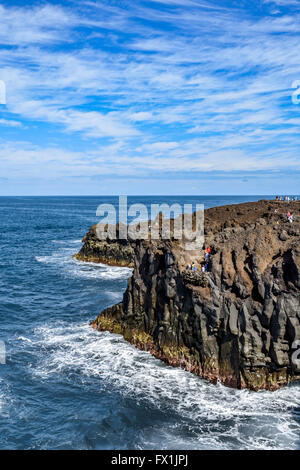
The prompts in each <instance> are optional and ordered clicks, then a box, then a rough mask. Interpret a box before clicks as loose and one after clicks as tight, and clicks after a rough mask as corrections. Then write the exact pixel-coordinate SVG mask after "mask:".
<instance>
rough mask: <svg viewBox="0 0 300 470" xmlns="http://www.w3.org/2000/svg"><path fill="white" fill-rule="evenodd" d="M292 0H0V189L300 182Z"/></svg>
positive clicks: (296, 2)
mask: <svg viewBox="0 0 300 470" xmlns="http://www.w3.org/2000/svg"><path fill="white" fill-rule="evenodd" d="M299 57H300V0H236V1H235V0H231V1H227V0H214V1H211V0H152V1H146V0H118V1H114V0H81V1H80V2H78V1H72V0H64V1H63V0H60V1H59V0H57V1H26V0H22V1H21V0H20V1H16V0H9V1H1V0H0V195H2V196H3V195H112V194H115V195H119V194H127V195H131V194H140V195H152V194H162V195H169V194H170V195H176V194H182V195H185V194H186V195H190V194H192V195H193V194H197V195H199V194H200V195H201V194H207V195H211V194H226V195H228V194H232V195H235V194H250V195H251V194H279V195H280V194H283V195H285V194H290V195H293V194H299V193H300V158H299V149H300V145H299V144H300V132H299V130H300V60H299Z"/></svg>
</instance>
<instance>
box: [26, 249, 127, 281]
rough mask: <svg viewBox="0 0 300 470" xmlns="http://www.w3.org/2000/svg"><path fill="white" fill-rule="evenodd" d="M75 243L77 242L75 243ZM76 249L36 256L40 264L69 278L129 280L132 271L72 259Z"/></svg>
mask: <svg viewBox="0 0 300 470" xmlns="http://www.w3.org/2000/svg"><path fill="white" fill-rule="evenodd" d="M74 243H75V242H74ZM75 251H76V250H75V249H74V248H69V247H67V248H60V249H58V250H57V251H54V252H53V253H52V254H51V255H46V256H35V260H36V261H37V262H38V263H43V264H46V265H55V269H57V267H58V268H60V269H61V271H62V273H63V274H64V275H65V276H67V277H80V278H85V279H104V280H105V279H108V280H114V279H127V278H128V277H129V276H130V274H131V272H132V269H130V268H123V267H117V266H107V265H105V264H101V263H93V262H82V261H79V260H77V259H75V258H72V255H73V254H74V252H75Z"/></svg>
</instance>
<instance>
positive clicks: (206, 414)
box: [34, 323, 300, 449]
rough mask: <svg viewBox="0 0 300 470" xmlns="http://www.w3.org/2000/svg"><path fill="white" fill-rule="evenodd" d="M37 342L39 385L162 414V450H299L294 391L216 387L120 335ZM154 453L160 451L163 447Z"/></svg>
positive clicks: (298, 395) (56, 328)
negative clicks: (113, 395)
mask: <svg viewBox="0 0 300 470" xmlns="http://www.w3.org/2000/svg"><path fill="white" fill-rule="evenodd" d="M35 337H36V341H37V344H38V345H39V348H42V349H43V351H45V354H44V356H43V358H42V359H41V361H40V362H39V364H38V366H37V367H36V369H35V371H34V373H35V374H36V375H38V376H39V377H40V379H44V380H49V379H50V378H51V377H55V376H57V375H63V377H64V379H65V380H69V381H71V382H73V381H74V380H77V381H79V382H80V384H81V385H83V386H85V385H86V386H87V387H88V388H89V389H91V387H93V386H95V387H97V388H99V387H100V384H101V387H103V388H104V389H105V390H106V391H110V390H115V391H118V392H119V393H120V394H121V395H122V396H123V397H125V398H126V397H127V398H128V399H130V400H132V399H133V400H135V402H136V403H137V404H138V405H139V406H142V407H144V408H145V407H146V408H149V407H152V409H153V413H154V415H155V411H156V412H157V411H160V412H162V413H163V414H164V415H165V416H169V417H172V419H171V418H170V420H169V422H168V420H167V419H166V422H165V423H164V431H163V433H164V438H165V444H164V445H165V446H166V447H165V448H176V446H177V447H178V448H185V449H186V448H197V449H234V448H236V449H287V448H291V449H295V448H297V446H298V445H299V434H300V423H299V416H297V411H296V410H297V407H299V402H300V388H299V387H295V386H291V387H286V388H284V389H281V390H278V391H276V392H265V391H261V392H257V393H255V392H251V391H248V390H233V389H229V388H226V387H224V386H223V385H220V384H219V385H216V386H215V385H212V384H209V383H207V382H205V381H204V380H202V379H200V378H198V377H196V376H194V375H193V374H190V373H188V372H186V371H184V370H181V369H176V368H172V367H170V366H167V365H165V364H163V363H162V362H161V361H159V360H157V359H155V358H154V357H152V356H151V355H150V354H149V353H148V352H146V351H140V350H137V349H136V348H134V347H133V346H131V345H130V344H129V343H127V342H126V341H125V340H124V339H123V338H122V337H121V336H119V335H112V334H110V333H107V332H104V333H99V332H95V331H93V330H92V329H91V327H89V326H88V325H86V324H82V323H80V324H76V325H72V326H69V325H66V324H65V323H61V324H56V325H48V326H44V327H40V328H37V329H36V330H35ZM93 384H94V385H93ZM295 416H296V418H297V419H298V421H297V419H296V418H295ZM174 422H176V423H177V424H176V427H178V426H181V427H182V428H183V429H186V428H188V433H187V435H186V436H184V438H180V437H178V436H177V438H176V439H177V440H176V439H175V435H174V429H173V426H174ZM175 441H176V442H175ZM147 445H149V443H148V444H147ZM155 445H156V446H157V445H158V446H161V441H159V442H156V443H153V446H154V447H155ZM172 446H174V447H172Z"/></svg>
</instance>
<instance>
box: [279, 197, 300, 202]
mask: <svg viewBox="0 0 300 470" xmlns="http://www.w3.org/2000/svg"><path fill="white" fill-rule="evenodd" d="M275 200H276V201H285V202H290V201H298V197H297V196H294V197H293V196H292V197H290V196H276V198H275Z"/></svg>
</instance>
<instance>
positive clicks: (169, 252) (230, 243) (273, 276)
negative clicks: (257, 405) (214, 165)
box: [93, 201, 300, 390]
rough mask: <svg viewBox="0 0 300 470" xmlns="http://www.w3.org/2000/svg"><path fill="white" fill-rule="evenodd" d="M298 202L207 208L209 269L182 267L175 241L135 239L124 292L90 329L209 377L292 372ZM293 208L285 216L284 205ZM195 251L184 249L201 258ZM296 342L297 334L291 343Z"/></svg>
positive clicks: (266, 384) (263, 385)
mask: <svg viewBox="0 0 300 470" xmlns="http://www.w3.org/2000/svg"><path fill="white" fill-rule="evenodd" d="M299 209H300V203H290V205H289V206H288V205H286V204H285V203H283V202H278V203H277V202H275V201H274V202H268V201H260V202H258V203H247V204H241V205H235V206H228V207H221V208H214V209H209V210H208V211H206V214H205V223H206V225H205V233H206V239H205V243H206V245H210V246H211V247H212V255H211V259H210V268H209V272H205V273H203V272H200V271H197V272H192V271H186V269H185V267H186V262H188V261H190V260H189V256H191V255H190V254H189V253H184V252H183V249H182V246H181V245H180V242H178V241H155V242H154V241H153V242H150V241H149V242H148V241H140V242H136V243H135V255H134V272H133V275H132V277H131V279H129V281H128V287H127V290H126V292H125V294H124V298H123V301H122V302H121V303H120V304H118V305H115V306H113V307H111V308H108V309H106V310H105V311H104V312H103V313H102V314H101V315H99V316H98V318H97V319H96V320H95V321H94V322H93V326H94V328H97V329H99V330H108V331H111V332H113V333H120V334H123V335H124V337H125V339H127V340H128V341H130V342H131V343H133V344H135V345H136V346H137V347H139V348H142V349H146V350H148V351H150V352H151V353H152V354H153V355H155V356H156V357H158V358H160V359H162V360H163V361H165V362H167V363H168V364H171V365H174V366H179V367H183V368H185V369H187V370H189V371H191V372H194V373H196V374H198V375H199V376H201V377H203V378H206V379H208V380H210V381H212V382H217V381H218V380H219V381H221V382H222V383H223V384H225V385H228V386H232V387H237V388H244V387H247V388H250V389H253V390H258V389H269V390H274V389H276V388H278V387H280V386H282V385H285V384H287V383H289V382H290V381H294V380H298V379H299V378H300V369H299V362H297V361H294V360H293V358H292V355H293V352H294V349H293V347H296V343H295V342H296V341H297V340H300V245H299V241H300V212H299ZM287 210H290V211H291V212H294V223H292V224H291V223H289V221H288V220H287V218H286V215H285V212H287ZM202 259H203V252H201V253H197V254H195V253H193V261H195V262H196V264H198V266H199V265H200V262H201V261H202ZM299 345H300V342H299Z"/></svg>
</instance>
